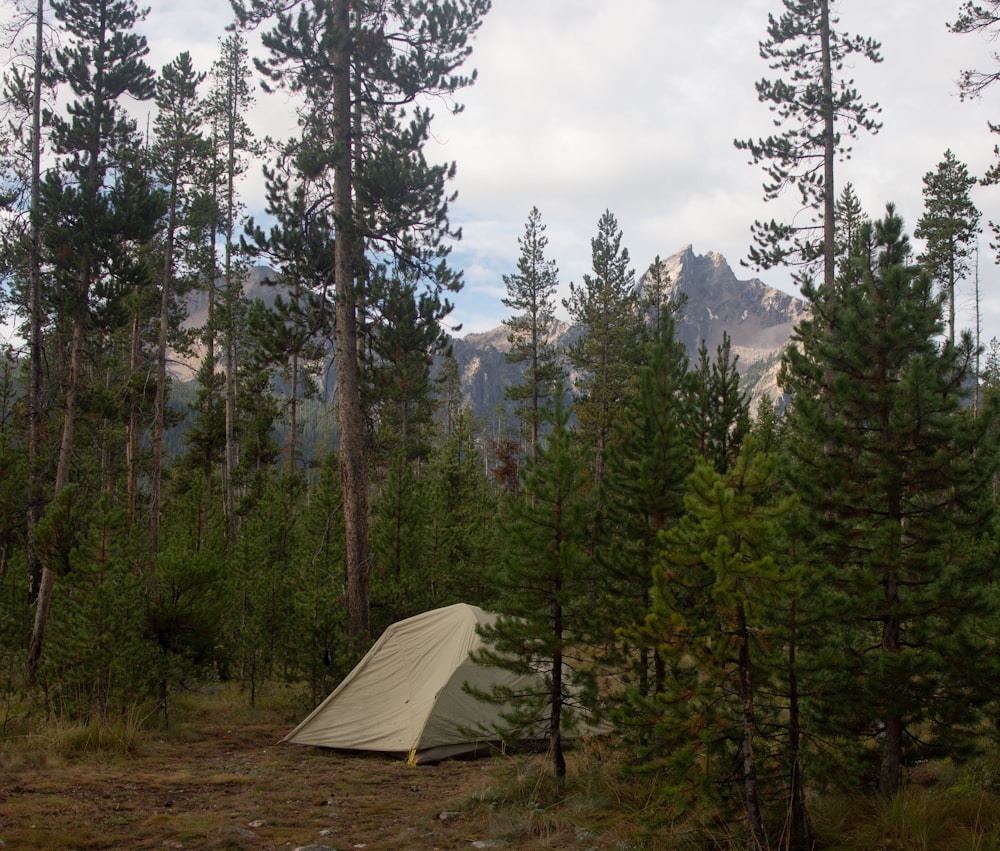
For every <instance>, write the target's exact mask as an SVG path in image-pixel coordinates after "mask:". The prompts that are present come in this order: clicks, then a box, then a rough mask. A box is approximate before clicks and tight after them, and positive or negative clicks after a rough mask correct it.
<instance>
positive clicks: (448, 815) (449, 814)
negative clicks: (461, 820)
mask: <svg viewBox="0 0 1000 851" xmlns="http://www.w3.org/2000/svg"><path fill="white" fill-rule="evenodd" d="M461 815H462V814H461V813H460V812H459V811H458V810H441V812H439V813H438V814H437V815H436V816H434V818H436V819H437V820H438V821H449V820H450V819H453V818H458V817H459V816H461Z"/></svg>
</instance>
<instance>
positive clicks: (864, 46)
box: [735, 0, 882, 288]
mask: <svg viewBox="0 0 1000 851" xmlns="http://www.w3.org/2000/svg"><path fill="white" fill-rule="evenodd" d="M782 4H783V6H784V12H783V14H782V15H781V16H780V17H777V18H776V17H775V16H774V15H770V14H769V15H768V27H767V34H768V39H767V41H763V42H761V44H760V54H761V57H762V58H763V59H765V60H767V61H768V62H769V63H770V67H771V68H772V69H774V70H776V71H779V72H780V73H781V74H782V75H783V76H779V77H778V78H776V79H774V80H768V79H762V80H760V82H758V83H757V99H758V100H759V101H761V103H766V104H768V108H769V109H770V110H771V111H772V112H773V113H774V114H775V116H776V117H775V124H776V125H777V126H778V127H779V128H783V129H782V131H781V132H779V133H776V134H774V135H772V136H768V137H766V138H762V139H757V140H753V139H747V140H740V139H737V140H736V141H735V145H736V147H737V148H738V149H740V150H745V151H747V152H748V153H749V154H750V162H751V164H753V165H757V164H759V163H765V165H764V166H763V168H764V173H765V175H766V180H765V181H764V187H763V188H764V200H765V201H774V200H776V199H777V198H779V197H780V196H781V194H782V193H783V192H784V191H785V189H786V188H791V187H794V188H795V189H797V190H798V193H799V201H800V203H801V206H802V208H803V209H804V210H808V211H813V212H814V217H813V219H812V221H810V222H809V223H807V224H805V225H800V224H798V223H796V222H795V221H794V220H793V222H791V223H781V222H778V221H776V220H774V219H772V220H771V221H770V222H762V221H757V222H755V223H754V225H753V229H752V233H753V239H754V245H753V246H752V247H751V249H750V262H751V264H752V265H753V266H754V267H755V268H760V269H771V268H774V267H775V266H781V265H787V264H794V265H798V266H800V267H801V269H800V270H799V272H798V273H796V277H797V278H798V279H799V281H800V282H805V281H810V280H811V279H812V277H813V269H814V268H815V266H816V265H817V263H819V262H820V261H822V267H823V278H822V280H823V284H824V285H825V286H826V287H828V288H829V287H830V286H831V285H832V284H833V281H834V277H835V262H834V251H835V232H834V220H835V212H834V205H835V199H836V192H835V188H834V161H835V160H836V159H837V158H838V157H844V156H846V155H847V154H848V153H849V152H850V147H849V146H848V142H847V140H848V139H853V138H856V137H857V134H858V131H859V130H866V131H868V132H871V133H875V132H877V131H878V129H879V127H880V126H881V125H880V124H879V123H878V122H877V121H876V120H875V119H874V118H872V117H871V114H872V113H877V112H878V111H879V107H878V105H877V104H866V103H864V101H863V100H862V99H861V95H860V93H859V92H858V91H857V90H856V89H855V88H854V81H853V80H845V79H843V78H841V77H839V72H840V71H841V70H842V69H843V67H844V65H845V63H846V62H847V61H849V60H850V59H851V58H853V57H855V56H860V57H862V58H864V59H869V60H871V61H872V62H881V61H882V57H881V55H880V54H879V47H880V45H879V44H878V42H876V41H873V40H872V39H865V38H862V37H861V36H852V35H848V34H847V33H840V32H838V31H837V30H836V29H835V26H836V24H837V19H836V18H832V17H831V15H830V7H831V6H832V5H833V4H832V3H831V2H830V0H782Z"/></svg>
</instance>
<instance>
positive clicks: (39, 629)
mask: <svg viewBox="0 0 1000 851" xmlns="http://www.w3.org/2000/svg"><path fill="white" fill-rule="evenodd" d="M89 278H90V273H89V269H88V268H87V267H86V266H85V267H84V270H83V271H82V272H81V287H83V288H84V292H85V293H86V292H87V291H89V288H90V287H89ZM82 301H83V305H82V306H81V307H80V308H78V309H77V313H76V315H75V316H74V318H73V336H72V339H71V342H70V355H69V376H68V380H67V386H66V400H65V402H64V408H63V428H62V438H61V440H60V442H59V460H58V463H57V465H56V481H55V487H54V490H53V492H54V494H55V495H56V496H58V495H59V494H60V493H61V492H62V491H63V489H64V488H65V487H66V486H67V485H68V484H69V473H70V467H71V466H72V463H73V441H74V438H75V433H76V408H77V396H78V394H79V386H80V366H81V362H82V359H83V335H84V325H85V324H86V315H87V308H86V304H87V299H86V297H84V298H83V299H82ZM55 579H56V575H55V571H54V570H53V569H52V567H51V566H49V565H45V566H44V567H43V568H42V578H41V582H40V583H39V586H38V597H37V599H36V600H35V619H34V623H33V625H32V629H31V640H30V642H29V644H28V675H29V676H30V677H34V676H35V674H36V673H37V671H38V663H39V662H40V661H41V658H42V646H43V645H44V643H45V631H46V629H47V627H48V622H49V607H50V606H51V605H52V589H53V586H54V585H55Z"/></svg>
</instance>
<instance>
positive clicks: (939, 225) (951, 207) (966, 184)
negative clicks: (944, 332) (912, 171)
mask: <svg viewBox="0 0 1000 851" xmlns="http://www.w3.org/2000/svg"><path fill="white" fill-rule="evenodd" d="M975 185H976V179H975V178H974V177H969V169H968V167H967V166H966V165H965V164H964V163H960V162H959V161H958V160H957V159H956V158H955V155H954V154H953V153H952V152H951V150H950V149H949V150H947V151H945V152H944V159H943V160H942V161H941V162H940V163H938V166H937V170H936V171H929V172H927V174H925V175H924V213H923V215H922V216H921V217H920V219H919V220H918V221H917V227H916V229H915V230H914V232H913V235H914V236H915V237H917V238H918V239H925V240H927V246H926V248H925V250H924V253H923V254H922V255H921V257H920V262H921V263H923V264H924V265H925V266H926V267H927V270H928V271H929V272H930V273H931V277H932V278H933V279H934V281H935V282H936V283H937V284H938V285H939V286H940V287H941V289H943V290H944V292H945V295H946V296H947V302H948V341H949V342H950V343H951V344H952V345H955V287H956V286H957V285H958V282H959V281H961V280H963V279H964V278H965V277H966V276H967V275H968V274H969V261H970V260H971V258H972V257H973V255H974V253H975V250H976V237H977V236H978V234H979V219H980V215H981V214H980V212H979V210H978V209H977V208H976V205H975V204H974V203H973V202H972V197H971V196H970V195H969V190H970V189H971V188H972V187H973V186H975Z"/></svg>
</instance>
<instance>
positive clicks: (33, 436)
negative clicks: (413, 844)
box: [25, 0, 45, 603]
mask: <svg viewBox="0 0 1000 851" xmlns="http://www.w3.org/2000/svg"><path fill="white" fill-rule="evenodd" d="M44 22H45V0H38V7H37V9H36V11H35V67H34V75H35V77H34V81H33V88H32V104H31V213H30V238H29V245H30V254H29V259H28V263H29V270H28V316H29V319H28V322H29V330H28V476H29V485H28V506H27V508H28V511H27V521H28V529H27V535H26V540H25V549H26V555H27V561H28V589H29V590H28V597H29V601H30V602H31V603H36V602H37V600H38V593H39V587H40V586H41V583H42V564H41V561H40V560H39V558H38V547H37V543H36V541H35V528H36V527H37V526H38V521H39V519H40V518H41V514H42V495H41V492H40V491H41V478H42V476H41V471H40V470H39V457H40V454H41V452H40V450H41V442H42V308H41V289H42V282H41V278H42V274H41V266H42V258H41V254H42V245H41V221H40V218H41V212H40V210H39V207H40V204H41V182H42V70H43V69H42V58H43V53H42V35H43V25H44Z"/></svg>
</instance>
